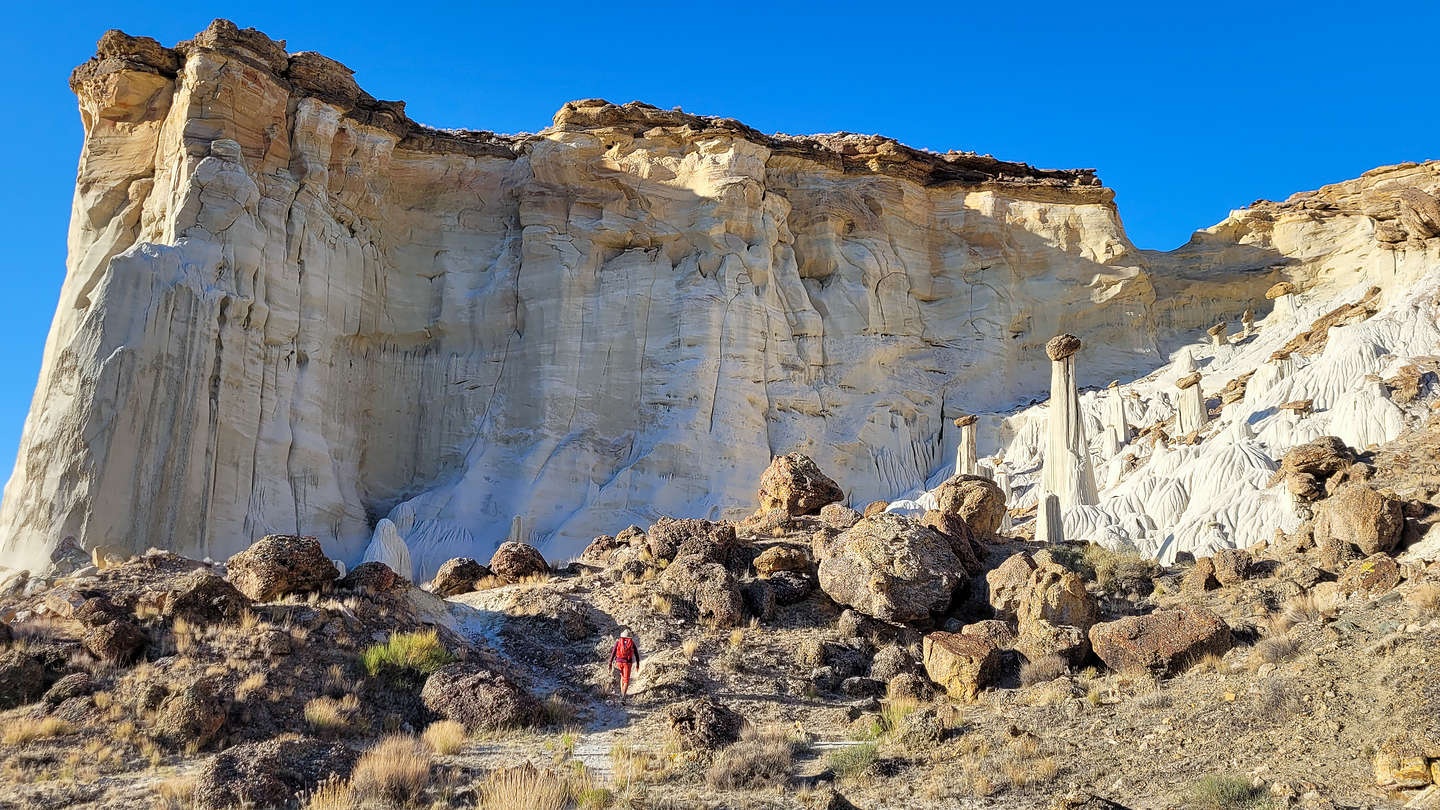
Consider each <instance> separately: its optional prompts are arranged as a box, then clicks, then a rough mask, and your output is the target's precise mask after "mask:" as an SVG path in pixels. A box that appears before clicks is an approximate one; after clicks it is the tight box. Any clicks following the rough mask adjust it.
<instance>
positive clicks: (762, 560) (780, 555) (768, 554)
mask: <svg viewBox="0 0 1440 810" xmlns="http://www.w3.org/2000/svg"><path fill="white" fill-rule="evenodd" d="M752 564H753V565H754V566H755V573H757V574H759V575H760V576H762V577H768V576H772V575H774V574H775V573H777V572H779V571H808V570H809V569H810V566H811V564H812V563H811V561H810V555H809V554H807V553H805V550H804V549H802V548H796V547H794V546H771V547H770V548H767V549H765V550H764V551H762V552H760V556H758V557H756V558H755V561H754V563H752Z"/></svg>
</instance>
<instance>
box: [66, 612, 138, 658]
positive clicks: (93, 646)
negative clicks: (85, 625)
mask: <svg viewBox="0 0 1440 810" xmlns="http://www.w3.org/2000/svg"><path fill="white" fill-rule="evenodd" d="M146 641H147V638H146V636H145V632H144V631H143V630H141V629H140V628H139V626H137V625H136V624H135V623H134V622H132V621H127V620H123V619H121V620H117V621H112V622H106V623H105V624H102V625H100V626H99V627H92V628H90V629H89V630H87V631H85V636H84V637H83V638H82V639H81V643H83V644H84V645H85V649H87V650H89V651H90V652H91V653H92V654H94V656H95V657H96V658H99V659H100V660H101V661H106V662H108V663H119V664H123V663H127V662H129V661H132V660H134V659H135V657H136V656H138V655H139V654H140V651H141V650H143V649H144V648H145V644H146Z"/></svg>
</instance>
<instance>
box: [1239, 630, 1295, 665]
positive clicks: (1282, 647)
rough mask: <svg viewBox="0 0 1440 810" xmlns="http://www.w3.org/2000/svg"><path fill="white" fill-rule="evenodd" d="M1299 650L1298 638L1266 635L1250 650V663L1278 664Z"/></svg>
mask: <svg viewBox="0 0 1440 810" xmlns="http://www.w3.org/2000/svg"><path fill="white" fill-rule="evenodd" d="M1298 652H1300V640H1299V639H1297V638H1294V637H1293V636H1284V635H1281V636H1268V637H1266V638H1263V639H1261V640H1260V641H1259V642H1257V643H1256V644H1255V646H1254V648H1252V649H1251V650H1250V665H1251V666H1254V667H1259V666H1260V665H1261V664H1278V663H1280V662H1282V661H1286V660H1289V659H1290V658H1292V657H1294V655H1295V654H1296V653H1298Z"/></svg>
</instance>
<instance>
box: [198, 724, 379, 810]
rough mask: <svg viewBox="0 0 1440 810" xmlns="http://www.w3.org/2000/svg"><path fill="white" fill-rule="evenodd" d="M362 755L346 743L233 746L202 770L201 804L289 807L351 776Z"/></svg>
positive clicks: (212, 808)
mask: <svg viewBox="0 0 1440 810" xmlns="http://www.w3.org/2000/svg"><path fill="white" fill-rule="evenodd" d="M357 757H358V755H357V754H356V753H355V752H354V751H352V750H351V749H349V748H347V747H346V746H344V745H341V744H340V743H334V742H324V741H322V740H316V739H312V738H308V737H280V738H277V739H273V740H266V741H264V742H258V743H245V744H243V745H237V746H234V747H232V748H227V749H225V750H224V751H222V752H221V753H220V754H219V755H217V756H215V757H213V758H211V759H210V760H209V761H208V762H206V763H205V764H204V766H203V767H201V769H200V773H199V775H198V776H197V777H196V780H195V801H196V804H197V806H198V807H200V808H202V810H221V808H228V807H242V806H249V807H284V806H285V805H287V804H289V803H290V802H291V801H292V800H293V799H294V797H295V796H296V794H299V793H302V792H304V791H307V790H312V789H314V788H315V787H316V786H317V785H319V784H320V783H321V782H323V781H325V780H326V779H328V778H330V777H332V776H334V777H337V778H339V779H344V778H345V777H347V776H349V775H350V770H351V768H353V767H354V766H355V760H356V759H357Z"/></svg>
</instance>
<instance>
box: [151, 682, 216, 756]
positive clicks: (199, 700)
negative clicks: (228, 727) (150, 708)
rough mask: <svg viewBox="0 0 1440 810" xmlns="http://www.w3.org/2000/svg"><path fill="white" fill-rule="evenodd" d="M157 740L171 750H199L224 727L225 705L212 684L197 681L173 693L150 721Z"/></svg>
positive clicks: (161, 703)
mask: <svg viewBox="0 0 1440 810" xmlns="http://www.w3.org/2000/svg"><path fill="white" fill-rule="evenodd" d="M152 725H153V728H154V731H155V734H156V736H157V737H159V738H161V739H163V740H165V741H166V742H168V743H170V745H171V746H173V747H175V748H190V749H195V748H202V747H204V746H205V744H206V743H208V742H210V741H211V740H212V739H214V738H215V735H216V734H219V733H220V729H221V727H222V726H224V725H225V703H224V701H223V700H221V698H220V696H219V694H218V693H217V692H216V690H215V684H214V683H212V682H211V681H210V680H208V679H201V680H198V681H195V682H193V683H189V684H186V685H184V686H181V687H180V688H178V689H176V690H174V691H173V692H171V693H170V694H169V696H167V697H166V698H165V699H164V700H163V701H161V702H160V708H159V711H157V712H156V713H155V716H154V718H153V719H152Z"/></svg>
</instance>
